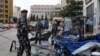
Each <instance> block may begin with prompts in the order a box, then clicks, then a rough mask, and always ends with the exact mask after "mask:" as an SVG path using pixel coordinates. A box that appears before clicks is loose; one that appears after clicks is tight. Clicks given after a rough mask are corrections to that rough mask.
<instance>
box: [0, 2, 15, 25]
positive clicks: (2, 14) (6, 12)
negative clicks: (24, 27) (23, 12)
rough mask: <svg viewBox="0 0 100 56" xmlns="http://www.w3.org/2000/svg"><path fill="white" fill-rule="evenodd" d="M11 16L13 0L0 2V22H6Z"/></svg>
mask: <svg viewBox="0 0 100 56" xmlns="http://www.w3.org/2000/svg"><path fill="white" fill-rule="evenodd" d="M12 14H13V0H0V22H4V23H5V22H8V21H9V17H10V16H12Z"/></svg>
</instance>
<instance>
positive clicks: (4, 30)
mask: <svg viewBox="0 0 100 56" xmlns="http://www.w3.org/2000/svg"><path fill="white" fill-rule="evenodd" d="M7 30H8V29H6V30H1V31H0V32H4V31H7Z"/></svg>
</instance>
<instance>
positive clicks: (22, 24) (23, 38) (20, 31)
mask: <svg viewBox="0 0 100 56" xmlns="http://www.w3.org/2000/svg"><path fill="white" fill-rule="evenodd" d="M27 13H28V11H27V10H22V11H21V16H20V17H19V18H18V20H17V38H18V41H19V48H18V53H17V56H22V55H23V52H24V50H25V52H26V56H31V46H30V41H29V39H28V33H29V32H30V29H29V26H28V23H27ZM36 22H37V23H36V25H35V28H34V29H35V32H36V35H35V42H34V44H37V43H38V42H39V44H41V32H42V31H43V30H44V29H48V27H49V23H48V21H47V20H44V19H42V20H40V19H38V20H37V21H36ZM58 23H59V22H57V20H55V21H54V22H53V23H52V30H51V34H52V37H55V36H56V34H57V32H58ZM61 25H62V24H61Z"/></svg>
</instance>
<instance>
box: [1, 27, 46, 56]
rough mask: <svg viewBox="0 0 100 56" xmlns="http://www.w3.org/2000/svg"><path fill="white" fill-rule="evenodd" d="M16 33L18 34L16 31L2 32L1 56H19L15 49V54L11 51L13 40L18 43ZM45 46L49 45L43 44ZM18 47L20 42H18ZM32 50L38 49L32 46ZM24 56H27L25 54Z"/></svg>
mask: <svg viewBox="0 0 100 56" xmlns="http://www.w3.org/2000/svg"><path fill="white" fill-rule="evenodd" d="M16 32H17V31H16V29H10V30H7V31H4V32H0V55H2V56H16V55H17V51H16V50H14V49H13V52H10V51H9V50H10V46H11V43H12V40H16V41H18V40H17V37H16ZM31 37H32V36H30V35H29V38H31ZM43 44H48V43H47V42H43ZM17 47H18V42H17ZM32 48H37V47H34V46H32ZM37 49H39V48H37ZM32 50H33V49H32ZM40 51H44V52H45V53H47V52H48V51H47V50H42V49H41V50H40ZM23 56H25V53H24V55H23Z"/></svg>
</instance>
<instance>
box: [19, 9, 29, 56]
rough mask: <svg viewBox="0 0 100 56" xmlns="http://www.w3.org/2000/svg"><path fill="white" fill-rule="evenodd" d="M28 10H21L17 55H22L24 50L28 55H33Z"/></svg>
mask: <svg viewBox="0 0 100 56" xmlns="http://www.w3.org/2000/svg"><path fill="white" fill-rule="evenodd" d="M27 12H28V11H27V10H22V11H21V17H20V18H19V19H18V21H17V37H18V40H19V49H18V53H17V56H22V55H23V52H24V50H25V51H26V56H31V46H30V42H29V39H28V25H27Z"/></svg>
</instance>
